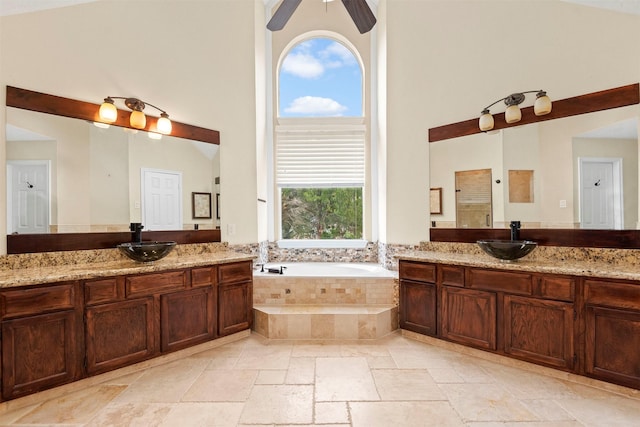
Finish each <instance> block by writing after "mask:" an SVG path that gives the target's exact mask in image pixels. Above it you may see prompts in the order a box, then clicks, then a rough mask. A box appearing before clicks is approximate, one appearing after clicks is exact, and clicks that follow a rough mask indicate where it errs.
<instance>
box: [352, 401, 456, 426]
mask: <svg viewBox="0 0 640 427" xmlns="http://www.w3.org/2000/svg"><path fill="white" fill-rule="evenodd" d="M349 412H350V413H351V421H352V425H353V427H390V426H402V427H414V426H415V427H425V426H438V427H458V426H464V423H463V422H462V420H461V419H460V416H458V414H456V412H455V411H454V410H453V408H451V406H450V405H449V403H448V402H437V401H436V402H349Z"/></svg>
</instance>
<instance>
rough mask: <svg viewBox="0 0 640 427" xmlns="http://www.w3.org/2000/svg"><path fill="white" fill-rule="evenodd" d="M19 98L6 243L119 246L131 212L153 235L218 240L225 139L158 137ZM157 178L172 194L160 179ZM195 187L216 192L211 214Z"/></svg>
mask: <svg viewBox="0 0 640 427" xmlns="http://www.w3.org/2000/svg"><path fill="white" fill-rule="evenodd" d="M12 90H14V88H8V89H7V92H8V96H7V104H8V105H9V104H12V103H13V101H12V100H13V99H14V97H13V95H15V94H14V93H13V92H11V91H12ZM18 91H22V90H18ZM27 93H28V92H27ZM39 95H41V94H38V93H36V96H35V98H33V99H40V98H39ZM27 98H28V97H27ZM55 98H56V101H59V100H60V99H64V98H59V97H55ZM21 99H25V98H24V97H22V98H21ZM45 99H46V98H45ZM70 101H72V102H78V101H74V100H70ZM36 103H37V102H36ZM19 104H20V107H12V106H7V111H6V142H7V144H6V156H7V231H8V234H9V235H8V236H7V243H8V245H7V247H8V253H21V252H37V251H49V250H65V249H69V250H72V249H93V248H104V247H113V246H114V243H116V244H117V243H118V242H122V241H128V238H129V235H130V233H129V224H130V223H131V222H141V223H143V225H144V226H145V232H143V236H144V237H145V240H158V239H159V237H158V236H162V238H163V239H164V238H167V239H171V240H177V241H178V242H179V243H195V242H207V241H220V230H219V224H220V219H219V217H218V215H217V212H219V210H218V206H216V203H218V202H219V196H218V197H216V195H219V193H220V185H219V183H220V178H219V177H220V153H219V147H220V146H219V144H217V143H211V140H210V139H209V137H208V136H207V137H206V138H203V139H205V140H206V142H205V141H200V140H197V139H190V138H179V137H175V136H168V135H163V136H162V137H161V139H152V138H150V135H151V134H150V133H148V132H145V131H143V130H140V131H139V130H133V129H130V128H128V127H122V126H109V127H104V126H102V127H99V126H97V125H96V124H95V123H94V122H93V121H92V120H87V119H86V118H85V117H79V118H71V117H67V116H66V115H67V113H65V112H64V108H63V109H61V111H62V115H58V114H55V112H53V113H49V112H47V113H43V112H40V111H38V110H43V108H41V107H37V106H36V107H35V108H33V110H36V111H32V110H31V107H30V106H24V105H23V104H22V101H21V102H20V103H19ZM95 108H96V111H97V108H98V106H97V105H96V106H95ZM81 115H82V114H81ZM174 126H175V125H174ZM189 127H190V126H189V125H184V124H181V123H180V124H178V126H177V129H178V130H179V131H184V130H185V129H187V130H189ZM201 131H203V129H202V128H196V132H191V133H189V132H187V133H185V136H186V135H196V136H197V135H198V134H199V132H201ZM205 131H206V130H205ZM211 132H214V134H213V135H215V136H217V132H215V131H211ZM211 132H209V133H204V135H212V134H211ZM183 133H184V132H183ZM151 136H156V135H151ZM214 142H215V138H214ZM159 180H163V181H166V182H171V183H172V185H170V186H167V188H173V190H169V191H170V192H171V194H168V193H166V191H167V190H166V189H162V190H160V191H158V190H157V189H156V188H155V185H154V183H155V182H158V181H159ZM193 194H197V195H198V196H199V197H200V196H202V195H208V196H209V197H208V198H207V200H210V204H209V206H207V207H206V208H208V209H207V211H208V212H207V213H208V214H204V215H203V213H202V212H197V213H196V212H194V211H193V210H194V204H193ZM123 239H124V240H123ZM34 244H35V245H37V249H36V248H33V245H34Z"/></svg>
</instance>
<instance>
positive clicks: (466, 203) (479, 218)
mask: <svg viewBox="0 0 640 427" xmlns="http://www.w3.org/2000/svg"><path fill="white" fill-rule="evenodd" d="M455 174H456V227H458V228H490V227H491V226H492V224H493V219H492V209H491V169H479V170H469V171H457V172H456V173H455Z"/></svg>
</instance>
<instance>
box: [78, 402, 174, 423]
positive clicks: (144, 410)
mask: <svg viewBox="0 0 640 427" xmlns="http://www.w3.org/2000/svg"><path fill="white" fill-rule="evenodd" d="M170 410H171V404H166V403H122V404H113V405H109V406H107V407H106V408H105V409H104V410H103V411H101V412H100V413H99V414H98V415H97V416H96V417H95V418H94V419H92V420H91V422H89V423H87V424H86V427H124V426H127V427H148V426H158V425H160V424H161V423H162V420H163V419H164V418H165V417H166V416H167V414H168V413H169V411H170Z"/></svg>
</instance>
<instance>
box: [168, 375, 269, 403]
mask: <svg viewBox="0 0 640 427" xmlns="http://www.w3.org/2000/svg"><path fill="white" fill-rule="evenodd" d="M257 377H258V371H255V370H241V369H235V370H207V371H204V372H203V373H202V375H200V376H199V377H198V378H197V379H196V380H195V381H194V382H193V384H192V386H191V387H190V388H189V390H187V392H186V393H185V394H184V396H183V397H182V399H181V400H182V401H183V402H244V401H245V400H246V399H247V397H248V396H249V394H250V393H251V389H252V387H253V385H254V383H255V381H256V378H257Z"/></svg>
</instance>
